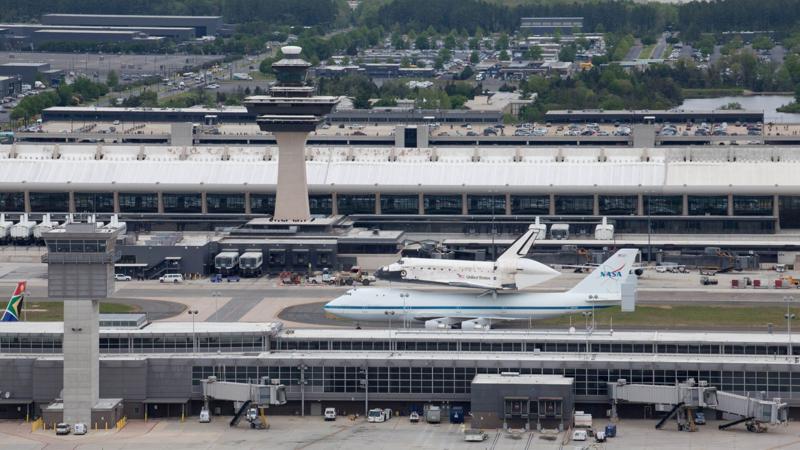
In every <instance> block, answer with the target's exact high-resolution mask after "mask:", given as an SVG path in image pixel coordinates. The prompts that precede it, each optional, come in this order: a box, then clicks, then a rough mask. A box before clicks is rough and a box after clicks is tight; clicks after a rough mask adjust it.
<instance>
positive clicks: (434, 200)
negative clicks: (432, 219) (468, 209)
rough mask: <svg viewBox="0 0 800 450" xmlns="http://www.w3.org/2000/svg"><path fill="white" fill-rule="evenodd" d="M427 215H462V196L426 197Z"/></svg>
mask: <svg viewBox="0 0 800 450" xmlns="http://www.w3.org/2000/svg"><path fill="white" fill-rule="evenodd" d="M423 201H424V205H425V214H461V205H462V203H461V202H462V198H461V196H460V195H425V197H424V199H423Z"/></svg>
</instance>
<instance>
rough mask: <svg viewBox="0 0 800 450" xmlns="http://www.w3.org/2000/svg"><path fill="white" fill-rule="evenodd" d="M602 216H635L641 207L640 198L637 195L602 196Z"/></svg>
mask: <svg viewBox="0 0 800 450" xmlns="http://www.w3.org/2000/svg"><path fill="white" fill-rule="evenodd" d="M598 201H599V202H600V214H602V215H609V216H630V215H635V214H636V213H637V212H638V211H637V210H638V207H639V198H638V197H637V196H635V195H601V196H600V198H599V199H598Z"/></svg>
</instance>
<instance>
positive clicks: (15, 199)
mask: <svg viewBox="0 0 800 450" xmlns="http://www.w3.org/2000/svg"><path fill="white" fill-rule="evenodd" d="M0 211H2V212H10V211H13V212H16V211H19V212H22V211H25V194H23V193H22V192H0Z"/></svg>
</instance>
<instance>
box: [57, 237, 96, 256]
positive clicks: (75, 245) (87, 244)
mask: <svg viewBox="0 0 800 450" xmlns="http://www.w3.org/2000/svg"><path fill="white" fill-rule="evenodd" d="M47 251H48V252H50V253H105V252H106V241H98V240H84V241H76V240H69V241H48V242H47Z"/></svg>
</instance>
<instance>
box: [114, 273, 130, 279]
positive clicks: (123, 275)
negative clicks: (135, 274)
mask: <svg viewBox="0 0 800 450" xmlns="http://www.w3.org/2000/svg"><path fill="white" fill-rule="evenodd" d="M114 279H115V280H116V281H131V279H132V278H131V276H130V275H125V274H124V273H115V274H114Z"/></svg>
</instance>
